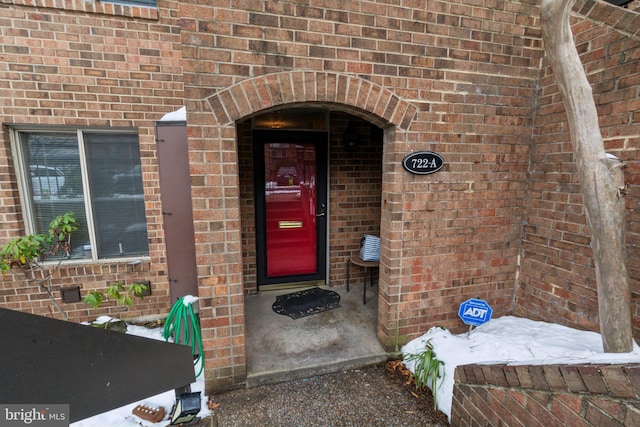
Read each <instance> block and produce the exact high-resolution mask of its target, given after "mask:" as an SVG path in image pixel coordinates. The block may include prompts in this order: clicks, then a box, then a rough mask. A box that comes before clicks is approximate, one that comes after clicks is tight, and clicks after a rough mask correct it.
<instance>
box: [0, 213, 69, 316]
mask: <svg viewBox="0 0 640 427" xmlns="http://www.w3.org/2000/svg"><path fill="white" fill-rule="evenodd" d="M77 230H78V223H77V221H76V219H75V215H74V213H73V212H67V213H65V214H63V215H58V216H57V217H55V218H54V219H53V221H51V222H50V223H49V229H48V233H46V234H29V235H27V236H22V237H16V238H15V239H12V240H10V241H9V242H7V243H6V244H5V245H4V246H3V247H2V249H0V270H1V271H2V275H5V274H6V273H7V272H9V270H11V269H12V268H13V267H23V268H26V269H29V270H32V271H33V272H35V271H40V272H41V278H35V277H37V275H36V274H34V275H33V277H34V279H30V280H29V279H28V280H29V281H31V282H34V283H36V284H37V285H38V286H39V287H40V289H42V290H44V291H45V292H46V293H47V295H48V296H49V299H50V300H51V302H52V303H53V305H54V306H55V307H56V309H57V310H58V311H59V312H60V314H62V316H63V317H64V318H65V320H69V316H68V315H67V313H66V312H65V311H64V310H63V309H62V307H61V306H60V304H58V302H57V301H56V299H55V296H54V295H53V290H52V287H51V278H52V276H53V274H54V273H55V272H56V271H57V270H58V269H59V268H60V264H61V263H62V261H63V260H64V259H65V258H67V257H68V256H69V254H70V253H71V249H72V247H71V235H72V234H73V233H74V232H75V231H77ZM47 257H57V261H58V262H57V263H56V264H54V265H53V266H50V265H47V264H45V263H44V261H45V259H46V258H47Z"/></svg>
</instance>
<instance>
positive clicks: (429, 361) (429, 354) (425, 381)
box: [404, 340, 444, 409]
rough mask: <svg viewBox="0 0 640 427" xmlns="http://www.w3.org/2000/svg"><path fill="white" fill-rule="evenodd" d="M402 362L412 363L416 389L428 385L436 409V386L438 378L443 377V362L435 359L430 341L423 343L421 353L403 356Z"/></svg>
mask: <svg viewBox="0 0 640 427" xmlns="http://www.w3.org/2000/svg"><path fill="white" fill-rule="evenodd" d="M404 361H405V362H413V363H414V369H413V378H414V380H415V382H416V388H418V389H420V388H423V387H425V386H428V385H429V384H430V388H431V393H432V394H433V408H434V409H437V400H436V399H437V397H436V385H437V381H438V378H441V377H442V376H443V375H444V372H443V366H444V362H443V361H441V360H439V359H438V358H437V356H436V352H435V351H434V350H433V344H431V340H428V341H427V342H426V343H425V349H424V350H422V351H421V352H419V353H409V354H407V355H405V356H404Z"/></svg>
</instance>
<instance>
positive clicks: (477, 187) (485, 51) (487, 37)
mask: <svg viewBox="0 0 640 427" xmlns="http://www.w3.org/2000/svg"><path fill="white" fill-rule="evenodd" d="M536 4H537V2H535V1H516V2H513V1H501V0H488V1H485V2H479V3H475V4H473V5H470V4H466V3H455V2H449V1H432V0H429V1H416V2H413V3H403V4H397V3H395V2H379V1H375V2H374V1H363V2H339V1H335V2H333V1H329V2H326V1H314V0H311V1H309V2H306V3H305V4H304V5H303V4H299V3H298V2H293V1H280V2H255V1H237V2H233V8H230V6H229V3H228V2H222V1H212V2H207V3H206V4H202V3H199V4H187V3H181V6H180V13H179V15H180V17H181V21H180V22H181V35H182V43H183V46H184V49H183V58H184V68H185V94H186V98H187V110H188V111H189V120H188V124H189V135H190V147H191V148H192V165H191V167H192V173H193V174H194V178H196V179H195V180H196V181H197V182H198V183H199V185H195V186H194V187H193V191H192V194H193V196H194V209H195V212H194V217H195V222H196V240H197V251H198V265H199V267H198V268H199V277H200V290H201V292H200V294H201V297H202V298H203V299H202V303H203V304H202V305H203V310H202V311H201V313H202V316H203V318H207V319H209V318H210V319H212V320H211V325H212V326H211V327H205V331H204V333H203V335H204V337H205V345H206V347H207V348H209V349H211V350H210V352H209V354H207V360H210V361H216V362H215V364H214V362H211V363H212V364H210V365H208V366H207V368H206V372H207V374H206V376H207V378H212V379H215V380H212V381H211V382H210V383H209V384H210V387H222V386H225V385H229V384H230V383H232V382H234V381H237V380H238V379H239V378H242V376H243V375H244V369H245V364H244V345H243V340H244V335H243V333H242V330H243V325H244V324H243V314H242V313H243V307H242V303H243V294H244V292H245V283H244V280H245V279H247V278H248V277H249V276H247V275H243V266H244V265H245V261H248V264H252V263H253V261H252V260H253V258H252V256H251V255H250V254H249V252H248V251H246V250H245V249H243V245H242V244H241V243H239V242H241V241H242V238H245V241H246V242H250V238H248V236H249V235H248V234H244V235H243V228H242V227H243V225H242V223H243V221H244V220H245V218H246V219H248V218H249V217H250V215H249V214H248V213H247V212H244V213H243V212H242V209H244V206H245V204H244V203H242V202H240V201H239V200H238V194H239V192H238V183H239V181H238V180H239V178H238V170H237V168H238V161H239V160H240V157H239V156H241V155H242V153H241V152H239V151H238V149H239V147H237V145H236V135H237V133H238V132H241V131H243V130H242V128H241V127H237V124H238V123H241V122H243V121H244V120H246V119H247V118H249V117H251V116H253V115H255V114H259V113H260V112H263V111H268V110H269V109H272V108H283V107H284V108H286V106H287V105H291V106H294V107H298V106H315V107H322V108H326V109H327V110H330V111H336V112H343V113H349V114H353V115H355V116H357V117H360V118H362V119H365V120H366V121H368V122H370V123H372V124H374V125H376V126H377V127H380V128H383V129H385V133H384V144H383V148H382V162H381V164H382V172H383V175H382V183H381V199H380V200H381V203H380V209H381V210H380V234H381V237H382V244H383V248H382V253H381V256H382V262H381V269H380V294H379V307H380V322H379V329H378V335H379V337H380V339H381V340H382V342H383V343H385V345H388V346H394V345H395V344H397V343H399V342H401V341H402V342H404V341H406V340H407V339H409V338H410V337H415V336H417V335H418V334H421V333H423V332H424V331H425V330H427V329H428V328H429V326H431V325H435V324H439V325H443V326H447V327H451V328H457V329H462V328H463V326H462V325H461V324H460V322H459V319H458V318H457V314H456V313H457V307H458V305H459V304H460V303H461V302H462V301H464V300H466V299H467V298H470V297H481V298H485V299H487V300H489V301H491V303H492V305H493V306H494V310H495V315H496V316H497V315H502V314H507V313H510V311H511V306H512V299H513V298H512V295H513V283H514V281H515V276H516V268H517V258H518V246H519V239H520V230H521V218H522V213H523V210H522V209H523V200H524V197H525V191H526V184H525V182H526V174H527V166H528V151H529V142H530V137H531V132H530V130H531V126H532V124H533V119H532V118H533V117H534V114H533V108H534V103H535V95H536V85H537V77H538V67H539V58H540V56H541V50H540V47H541V44H540V39H539V36H540V33H539V29H538V28H537V27H538V11H537V6H536ZM419 150H430V151H436V152H438V153H440V154H442V155H443V157H444V159H445V162H446V165H445V167H444V168H443V170H442V171H441V172H439V173H437V174H435V175H431V176H428V177H424V176H414V175H409V174H408V173H407V172H406V171H404V169H403V168H402V166H401V161H402V158H403V157H404V156H406V155H407V154H408V153H410V152H413V151H419ZM240 179H242V178H240ZM240 192H242V190H240ZM245 200H248V198H246V199H245ZM336 200H337V199H336ZM241 206H242V207H241ZM336 226H337V227H340V225H339V224H336ZM332 239H336V241H339V240H340V239H341V237H340V235H338V236H332ZM347 240H351V238H347ZM249 244H250V243H249ZM347 250H348V249H347ZM245 256H247V258H246V260H245V258H244V257H245ZM340 264H343V263H340V262H339V261H336V262H335V265H334V262H333V261H332V265H331V269H332V271H331V273H330V274H331V278H332V280H333V279H334V278H335V279H336V280H339V275H340V274H341V272H340V269H342V268H344V267H342V266H341V265H340ZM223 318H224V319H223ZM217 324H219V325H220V326H216V325H217ZM234 331H235V332H234ZM236 333H238V334H239V335H235V334H236ZM208 387H209V386H208Z"/></svg>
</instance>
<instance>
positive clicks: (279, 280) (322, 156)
mask: <svg viewBox="0 0 640 427" xmlns="http://www.w3.org/2000/svg"><path fill="white" fill-rule="evenodd" d="M252 138H253V143H252V145H253V171H254V174H253V176H254V200H255V225H256V234H255V236H256V279H257V286H258V290H259V289H260V286H265V285H278V284H293V283H299V282H320V281H322V282H323V283H326V278H327V226H328V211H327V209H328V180H327V177H328V170H329V165H328V158H329V155H328V147H329V142H328V141H329V140H328V132H327V131H326V130H323V131H315V130H314V131H305V130H278V129H274V130H267V129H264V130H263V129H259V130H253V134H252ZM271 142H279V143H295V142H305V143H309V142H311V143H313V144H314V145H315V147H316V167H317V171H316V179H317V182H316V185H317V194H316V206H317V208H316V209H317V211H316V242H317V243H316V245H317V247H316V251H317V252H316V254H317V255H316V256H317V272H316V273H315V274H305V275H296V276H281V277H268V276H267V239H266V236H267V233H266V231H267V230H266V227H267V225H266V207H265V203H266V202H265V192H264V188H265V182H264V174H265V170H264V146H265V144H268V143H271Z"/></svg>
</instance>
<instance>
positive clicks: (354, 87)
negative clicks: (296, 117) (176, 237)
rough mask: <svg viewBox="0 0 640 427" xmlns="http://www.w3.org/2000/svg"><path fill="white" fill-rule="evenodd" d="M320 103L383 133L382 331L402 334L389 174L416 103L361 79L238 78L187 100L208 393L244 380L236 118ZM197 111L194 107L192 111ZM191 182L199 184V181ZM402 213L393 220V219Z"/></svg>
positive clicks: (304, 75) (295, 74)
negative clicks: (191, 101)
mask: <svg viewBox="0 0 640 427" xmlns="http://www.w3.org/2000/svg"><path fill="white" fill-rule="evenodd" d="M301 105H304V106H316V107H324V108H327V109H331V110H337V111H343V112H348V113H350V114H353V115H355V116H359V117H361V118H363V119H365V120H367V121H369V122H371V123H373V124H375V125H377V126H379V127H381V128H384V129H385V137H384V152H383V164H385V165H386V164H387V163H389V164H390V166H389V167H386V166H385V167H384V174H383V184H382V188H383V189H382V192H383V196H382V199H383V203H382V205H383V206H382V218H381V237H382V247H381V269H380V279H379V283H380V290H379V301H380V303H379V314H378V336H379V338H380V340H381V341H382V342H383V343H384V344H389V343H390V342H391V341H392V339H391V338H390V337H391V336H395V335H394V331H396V330H397V328H398V325H397V321H395V320H394V319H397V318H398V316H397V315H396V314H395V310H396V308H397V304H398V302H399V295H398V292H399V288H398V287H397V286H390V283H392V282H393V281H394V279H393V278H394V277H398V276H399V275H400V274H401V273H400V265H399V263H398V262H389V260H392V259H393V260H397V259H398V258H399V257H400V251H401V245H400V244H401V242H400V241H399V240H398V239H397V238H396V236H395V235H394V233H393V231H394V230H395V229H397V228H398V225H397V224H400V223H401V222H402V221H401V220H396V221H395V222H396V223H397V224H396V225H394V215H393V214H394V211H395V210H396V209H402V206H401V204H397V203H394V200H395V197H394V194H393V193H394V192H393V188H394V186H393V185H392V184H393V180H394V178H393V173H390V174H388V173H387V172H393V171H394V170H395V168H398V167H400V166H399V165H400V161H399V160H398V159H401V158H402V156H403V155H404V150H405V149H406V144H404V143H405V142H406V140H407V138H408V137H407V135H408V134H409V132H408V130H409V129H410V127H411V124H412V122H413V120H414V119H415V117H416V115H417V113H418V108H417V107H416V106H415V105H413V104H411V103H408V102H406V101H404V100H402V99H401V98H399V97H398V96H396V95H395V94H394V93H392V92H391V91H389V90H387V89H385V88H384V87H382V86H380V85H377V84H374V83H371V82H370V81H367V80H364V79H361V78H359V77H357V76H351V75H343V74H337V73H325V72H303V71H292V72H284V73H277V74H269V75H265V76H260V77H256V78H252V79H248V80H244V81H242V82H239V83H237V84H235V85H233V86H230V87H228V88H226V89H224V90H222V91H219V92H216V93H215V94H213V95H211V96H208V97H206V98H205V99H204V100H203V101H200V102H198V103H194V105H188V106H187V110H188V111H189V112H190V113H189V118H188V126H189V137H190V138H189V141H190V142H189V144H190V151H191V169H192V170H191V174H192V177H193V182H192V196H193V200H194V221H195V230H196V231H195V233H196V247H197V257H198V272H199V296H200V298H201V310H200V315H201V319H202V329H203V337H204V347H205V358H206V360H207V362H206V367H205V376H206V380H207V389H208V390H215V389H219V388H223V387H228V386H230V385H232V384H235V383H240V382H242V381H243V380H244V378H245V377H246V354H245V347H244V339H245V329H244V328H245V323H244V306H243V301H244V295H243V292H244V289H243V283H242V263H243V257H242V250H241V233H240V219H239V217H240V209H239V201H238V168H239V166H238V156H237V151H236V145H235V141H236V122H237V121H240V120H242V119H245V118H247V117H251V116H252V115H255V114H257V113H260V112H262V111H266V110H269V109H273V108H289V107H293V106H301ZM191 112H193V113H191ZM194 183H195V185H194ZM396 217H397V216H396Z"/></svg>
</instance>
